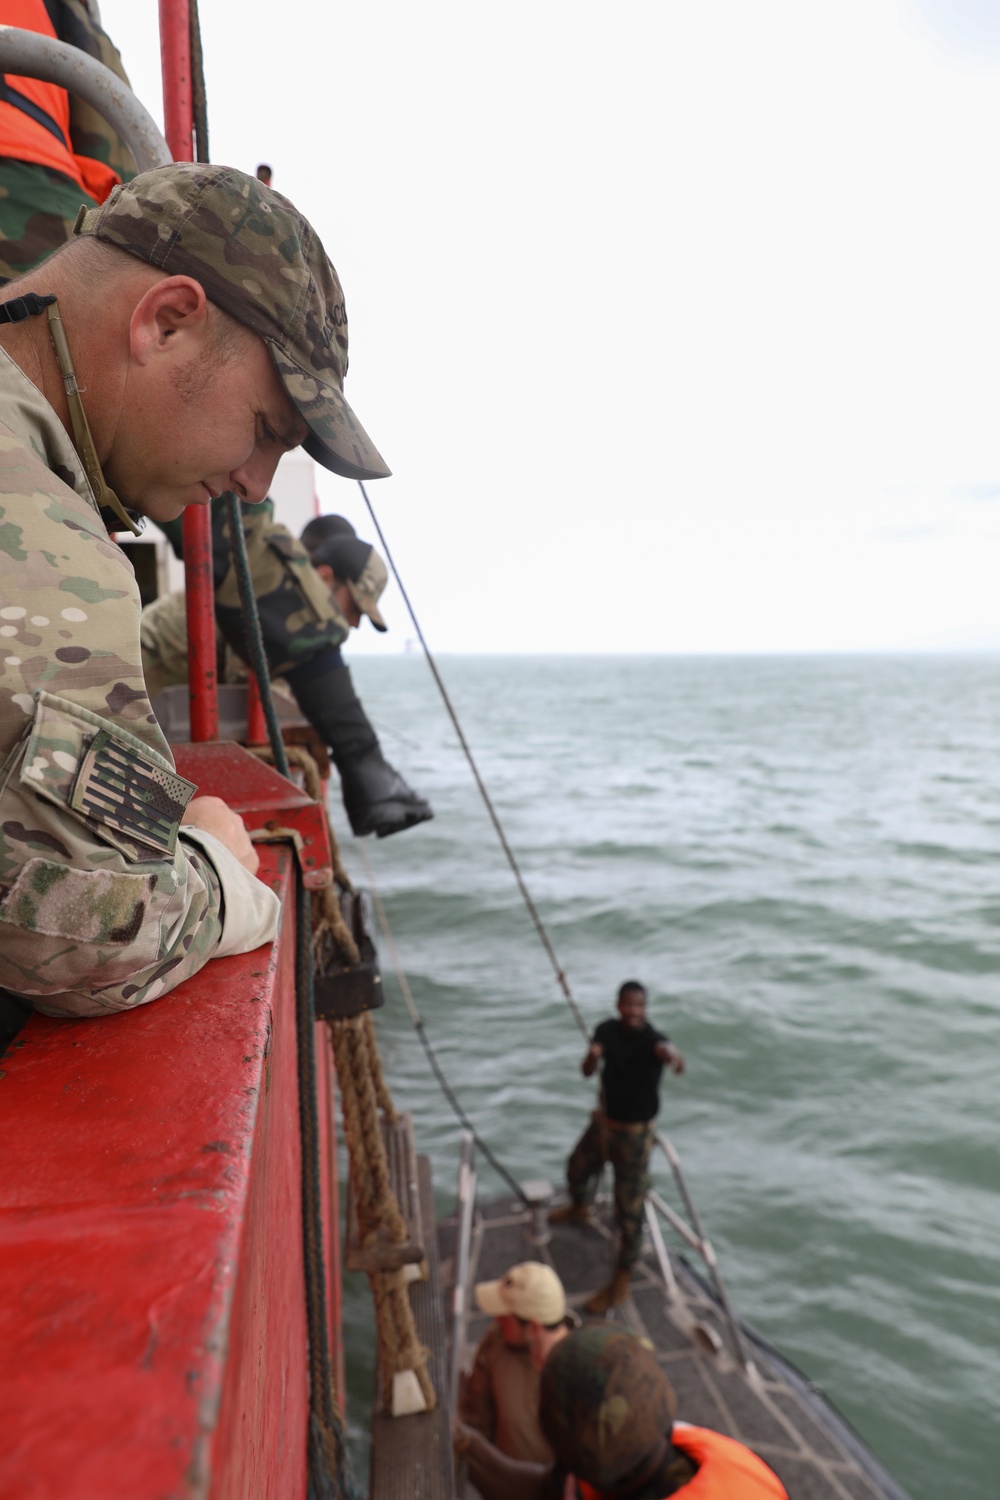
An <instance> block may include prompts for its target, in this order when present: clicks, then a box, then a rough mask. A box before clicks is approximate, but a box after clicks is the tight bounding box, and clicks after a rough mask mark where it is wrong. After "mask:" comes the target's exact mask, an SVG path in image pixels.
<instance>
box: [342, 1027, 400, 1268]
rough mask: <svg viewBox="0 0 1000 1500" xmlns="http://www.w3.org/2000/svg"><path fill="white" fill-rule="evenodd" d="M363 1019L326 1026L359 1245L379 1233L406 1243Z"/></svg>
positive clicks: (371, 1240)
mask: <svg viewBox="0 0 1000 1500" xmlns="http://www.w3.org/2000/svg"><path fill="white" fill-rule="evenodd" d="M367 1020H368V1018H367V1016H364V1015H361V1016H354V1017H352V1018H351V1019H350V1020H347V1021H331V1022H330V1023H329V1024H330V1033H331V1038H332V1041H333V1051H334V1056H335V1058H336V1060H337V1077H338V1079H339V1081H340V1098H341V1108H342V1109H343V1113H344V1136H345V1139H346V1141H347V1149H348V1153H349V1155H350V1159H351V1180H352V1183H353V1186H354V1196H355V1201H356V1203H357V1209H358V1228H359V1230H360V1232H361V1242H362V1244H363V1245H370V1244H372V1243H374V1240H375V1238H376V1235H377V1234H378V1231H379V1229H383V1230H384V1231H385V1233H386V1234H387V1236H388V1238H389V1239H390V1240H391V1241H392V1242H393V1244H397V1245H401V1244H403V1242H404V1241H405V1240H406V1223H405V1220H404V1219H403V1215H402V1214H401V1213H400V1210H399V1204H398V1203H397V1202H396V1196H395V1194H394V1193H393V1191H392V1182H391V1179H390V1176H389V1161H388V1158H387V1156H386V1151H385V1142H384V1140H383V1138H382V1127H381V1124H380V1122H379V1101H378V1095H377V1093H376V1090H375V1084H374V1078H373V1068H372V1064H371V1057H370V1052H369V1046H368V1037H369V1033H370V1028H366V1026H365V1025H364V1022H365V1021H367ZM379 1071H380V1072H381V1068H379ZM383 1086H384V1085H383ZM393 1118H395V1111H393Z"/></svg>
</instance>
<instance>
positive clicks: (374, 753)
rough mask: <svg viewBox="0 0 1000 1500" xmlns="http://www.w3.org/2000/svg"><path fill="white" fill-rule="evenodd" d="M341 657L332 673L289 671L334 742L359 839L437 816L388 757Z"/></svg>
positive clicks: (308, 711) (308, 712)
mask: <svg viewBox="0 0 1000 1500" xmlns="http://www.w3.org/2000/svg"><path fill="white" fill-rule="evenodd" d="M333 656H334V653H332V652H331V653H330V657H331V659H332V658H333ZM336 661H337V665H336V666H335V667H332V669H331V670H330V671H328V672H321V671H317V670H316V667H315V666H311V667H310V670H308V671H307V670H305V669H303V668H298V669H295V670H293V671H292V672H289V673H287V679H288V682H289V683H290V685H291V687H292V690H293V692H294V693H295V696H296V698H297V699H298V704H299V707H300V708H301V710H302V712H303V713H304V714H305V716H306V718H307V719H308V720H309V721H310V723H312V724H314V725H315V727H316V728H317V729H318V730H319V732H320V734H321V735H322V736H323V738H324V740H325V741H326V743H327V744H328V745H329V747H330V754H331V755H332V756H333V761H334V764H335V765H336V767H337V770H338V771H339V772H340V787H341V792H342V794H343V798H344V807H345V809H346V812H347V816H348V818H349V820H350V824H351V831H352V832H353V833H355V834H356V835H357V836H358V837H359V838H361V837H363V836H364V835H365V834H367V833H374V834H375V835H376V837H377V838H380V839H384V838H386V837H387V836H388V835H389V834H390V833H400V832H402V830H403V829H404V828H412V827H413V826H414V824H415V823H426V822H427V820H428V818H433V816H434V813H433V812H432V810H431V806H430V803H429V802H426V801H425V800H424V798H423V797H420V796H418V794H417V793H416V792H415V791H413V789H412V788H411V787H409V786H407V784H406V782H405V781H404V780H403V778H402V776H400V774H399V772H398V771H396V770H394V768H393V767H392V766H390V764H389V762H388V761H387V760H386V759H385V757H384V756H383V754H382V749H381V746H380V745H379V742H378V735H377V734H376V733H375V731H374V729H373V728H372V726H371V724H370V722H369V719H368V715H367V714H366V713H365V711H364V709H363V708H362V706H361V703H360V700H359V699H358V696H357V694H356V693H355V691H354V684H353V683H352V681H351V674H350V671H349V669H348V668H347V667H345V666H342V665H340V653H339V651H338V652H337V653H336ZM317 665H318V664H317ZM331 665H332V661H331Z"/></svg>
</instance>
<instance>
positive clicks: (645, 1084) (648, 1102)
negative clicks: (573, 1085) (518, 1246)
mask: <svg viewBox="0 0 1000 1500" xmlns="http://www.w3.org/2000/svg"><path fill="white" fill-rule="evenodd" d="M599 1063H600V1064H602V1108H601V1109H599V1110H597V1111H595V1113H594V1116H593V1118H592V1120H591V1122H590V1124H589V1125H588V1126H587V1129H586V1130H585V1131H584V1133H583V1135H582V1136H581V1137H580V1139H579V1141H578V1142H577V1143H576V1146H575V1147H574V1149H573V1152H572V1155H571V1156H570V1158H569V1161H568V1162H567V1163H566V1180H567V1184H568V1187H569V1194H570V1199H571V1202H570V1203H569V1204H568V1206H567V1207H566V1208H559V1209H556V1210H554V1212H552V1213H551V1214H549V1222H550V1223H551V1224H585V1223H586V1222H587V1220H588V1218H589V1216H590V1200H591V1198H592V1197H593V1193H594V1189H595V1187H596V1184H597V1180H598V1178H599V1177H600V1175H601V1168H602V1166H603V1165H604V1163H605V1162H606V1161H609V1162H610V1163H611V1166H612V1169H613V1171H614V1175H615V1225H616V1228H617V1230H618V1236H619V1244H618V1263H617V1266H616V1268H615V1272H614V1275H613V1277H612V1279H611V1281H610V1283H609V1284H608V1285H607V1286H606V1287H603V1288H602V1289H601V1290H600V1291H599V1292H597V1293H595V1295H594V1296H593V1297H591V1299H590V1301H589V1302H587V1303H585V1307H586V1309H587V1311H588V1312H591V1313H596V1314H600V1313H606V1312H607V1311H608V1309H609V1308H611V1307H617V1306H619V1304H620V1303H622V1302H624V1301H625V1298H626V1297H627V1296H628V1286H629V1277H630V1275H631V1270H632V1267H633V1266H634V1265H635V1263H636V1261H637V1260H638V1259H639V1256H640V1254H641V1252H642V1222H643V1209H644V1206H645V1202H646V1193H647V1191H648V1188H649V1153H650V1151H651V1150H652V1149H653V1139H654V1136H655V1134H656V1125H655V1120H656V1116H657V1114H658V1113H659V1109H660V1075H661V1074H662V1072H663V1069H664V1066H666V1067H669V1068H670V1069H671V1070H672V1071H673V1072H674V1073H683V1072H684V1059H683V1057H682V1056H681V1054H680V1052H679V1051H678V1050H677V1048H676V1047H675V1046H674V1044H673V1042H671V1040H670V1038H669V1037H666V1036H664V1035H663V1034H662V1033H661V1032H659V1031H657V1030H656V1029H655V1028H654V1027H653V1026H651V1025H650V1024H649V1021H648V1020H647V1019H646V988H645V986H644V985H642V984H640V983H639V981H638V980H636V979H628V980H626V981H625V983H624V984H623V985H622V986H621V988H620V990H619V991H618V1016H617V1018H614V1017H612V1018H611V1019H610V1020H607V1021H602V1022H601V1024H600V1025H599V1026H598V1027H597V1029H596V1031H595V1032H594V1035H593V1038H592V1040H591V1043H590V1046H589V1048H588V1049H587V1055H586V1056H585V1057H584V1059H583V1063H582V1065H581V1071H582V1073H583V1076H584V1078H590V1077H591V1076H592V1075H593V1073H594V1072H595V1071H596V1069H597V1066H598V1064H599Z"/></svg>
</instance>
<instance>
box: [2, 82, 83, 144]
mask: <svg viewBox="0 0 1000 1500" xmlns="http://www.w3.org/2000/svg"><path fill="white" fill-rule="evenodd" d="M0 103H3V104H10V105H13V107H14V108H15V109H19V110H20V111H21V113H22V115H27V116H28V119H29V120H34V122H35V124H36V125H41V126H42V128H43V129H44V130H47V131H48V132H49V134H50V135H54V136H55V138H56V140H57V141H59V142H60V143H61V144H62V145H63V146H65V147H66V150H67V151H69V150H70V144H69V141H68V140H67V139H66V137H65V136H64V135H63V133H62V131H61V130H60V128H59V126H58V125H57V123H56V121H55V120H53V118H52V116H51V115H50V114H49V112H48V111H47V110H44V109H43V108H42V106H41V105H40V104H36V103H35V101H34V99H29V98H28V96H27V94H22V93H21V90H20V89H16V88H15V87H14V85H13V84H11V83H8V82H7V80H6V78H5V77H4V75H3V74H2V73H0Z"/></svg>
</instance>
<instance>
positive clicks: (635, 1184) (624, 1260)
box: [566, 1111, 656, 1271]
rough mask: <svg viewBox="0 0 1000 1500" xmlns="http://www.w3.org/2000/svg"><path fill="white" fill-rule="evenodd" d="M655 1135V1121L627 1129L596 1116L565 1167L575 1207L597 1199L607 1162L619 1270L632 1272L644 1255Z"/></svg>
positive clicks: (602, 1114)
mask: <svg viewBox="0 0 1000 1500" xmlns="http://www.w3.org/2000/svg"><path fill="white" fill-rule="evenodd" d="M655 1135H656V1122H655V1120H646V1121H642V1122H639V1123H638V1124H634V1125H625V1124H622V1123H620V1122H619V1121H617V1120H609V1119H608V1117H607V1115H605V1114H604V1113H603V1112H602V1111H595V1112H594V1116H593V1119H592V1120H591V1122H590V1125H589V1126H588V1127H587V1129H586V1130H585V1131H584V1133H583V1135H582V1136H581V1137H580V1139H579V1140H578V1141H577V1143H576V1145H575V1147H574V1148H573V1152H572V1154H571V1156H570V1158H569V1161H568V1162H567V1164H566V1180H567V1183H568V1185H569V1190H570V1195H571V1196H572V1198H573V1201H574V1203H580V1204H582V1203H587V1202H589V1201H590V1199H591V1198H592V1197H593V1194H594V1191H595V1188H596V1186H597V1180H598V1178H599V1177H600V1175H601V1168H602V1167H603V1166H604V1163H605V1162H609V1163H610V1165H611V1168H612V1170H613V1172H614V1178H615V1224H616V1225H617V1228H618V1232H619V1235H620V1241H619V1247H618V1265H619V1266H620V1267H621V1269H622V1270H623V1271H627V1270H631V1268H632V1266H634V1265H635V1263H636V1261H637V1260H638V1259H639V1256H640V1255H641V1253H642V1222H643V1211H644V1205H645V1202H646V1194H647V1192H648V1191H649V1156H650V1152H651V1151H652V1149H653V1140H654V1137H655Z"/></svg>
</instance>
